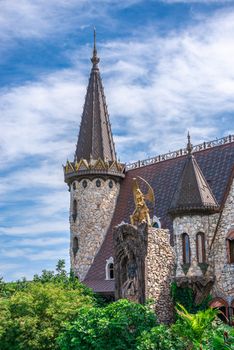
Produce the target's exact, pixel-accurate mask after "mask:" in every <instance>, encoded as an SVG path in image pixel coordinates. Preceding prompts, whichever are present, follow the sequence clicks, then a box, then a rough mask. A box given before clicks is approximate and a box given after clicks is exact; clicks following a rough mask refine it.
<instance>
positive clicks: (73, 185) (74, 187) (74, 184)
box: [72, 181, 76, 191]
mask: <svg viewBox="0 0 234 350" xmlns="http://www.w3.org/2000/svg"><path fill="white" fill-rule="evenodd" d="M72 187H73V190H74V191H75V190H76V182H75V181H74V182H73V184H72Z"/></svg>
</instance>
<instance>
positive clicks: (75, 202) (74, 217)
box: [72, 199, 77, 222]
mask: <svg viewBox="0 0 234 350" xmlns="http://www.w3.org/2000/svg"><path fill="white" fill-rule="evenodd" d="M72 218H73V221H74V222H75V221H76V218H77V201H76V199H74V201H73V205H72Z"/></svg>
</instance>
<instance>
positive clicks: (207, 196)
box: [169, 135, 218, 214]
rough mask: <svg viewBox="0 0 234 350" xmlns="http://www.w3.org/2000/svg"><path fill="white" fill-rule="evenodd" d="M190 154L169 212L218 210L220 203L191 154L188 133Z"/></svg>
mask: <svg viewBox="0 0 234 350" xmlns="http://www.w3.org/2000/svg"><path fill="white" fill-rule="evenodd" d="M188 140H189V141H188V145H187V152H188V156H187V159H186V161H185V165H184V168H183V171H182V174H181V177H180V180H179V182H178V184H177V187H176V190H175V193H174V195H173V198H172V202H171V205H170V209H169V212H170V213H171V214H177V213H178V214H182V213H187V212H189V213H191V212H203V211H208V212H210V211H216V210H217V209H218V204H217V201H216V199H215V196H214V195H213V193H212V190H211V189H210V187H209V185H208V183H207V181H206V179H205V176H204V175H203V173H202V171H201V169H200V167H199V165H198V163H197V161H196V159H195V158H194V156H193V155H192V154H191V152H192V145H191V143H190V136H189V135H188Z"/></svg>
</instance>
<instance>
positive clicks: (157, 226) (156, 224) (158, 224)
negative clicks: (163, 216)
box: [152, 215, 161, 228]
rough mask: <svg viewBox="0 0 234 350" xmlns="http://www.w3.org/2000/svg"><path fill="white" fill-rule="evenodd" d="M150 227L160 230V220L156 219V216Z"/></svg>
mask: <svg viewBox="0 0 234 350" xmlns="http://www.w3.org/2000/svg"><path fill="white" fill-rule="evenodd" d="M152 226H153V227H155V228H161V222H160V218H158V217H157V216H156V215H154V216H153V220H152Z"/></svg>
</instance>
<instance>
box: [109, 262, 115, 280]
mask: <svg viewBox="0 0 234 350" xmlns="http://www.w3.org/2000/svg"><path fill="white" fill-rule="evenodd" d="M108 268H109V277H110V280H113V279H114V264H113V263H110V264H109V266H108Z"/></svg>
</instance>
